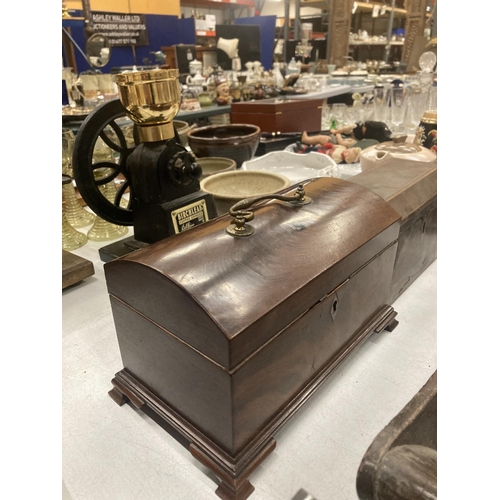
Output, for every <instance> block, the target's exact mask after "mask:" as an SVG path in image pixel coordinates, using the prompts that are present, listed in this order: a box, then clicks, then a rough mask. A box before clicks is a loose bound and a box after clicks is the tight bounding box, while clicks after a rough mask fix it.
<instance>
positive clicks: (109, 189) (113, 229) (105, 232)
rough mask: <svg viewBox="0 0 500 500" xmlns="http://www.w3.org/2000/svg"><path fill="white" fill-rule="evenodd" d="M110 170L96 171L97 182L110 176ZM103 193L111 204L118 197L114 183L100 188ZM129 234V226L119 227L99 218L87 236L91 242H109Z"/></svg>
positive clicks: (101, 169)
mask: <svg viewBox="0 0 500 500" xmlns="http://www.w3.org/2000/svg"><path fill="white" fill-rule="evenodd" d="M109 171H110V169H108V168H98V169H96V170H95V171H94V175H95V178H96V180H99V179H100V178H104V177H105V176H106V175H108V174H109ZM99 189H100V191H101V193H102V194H103V195H104V196H105V197H106V199H108V200H109V201H110V202H111V203H112V202H113V200H114V197H115V195H116V186H115V183H114V181H111V182H108V183H107V184H104V185H102V186H99ZM127 233H128V227H127V226H118V225H117V224H113V223H111V222H108V221H107V220H104V219H103V218H101V217H99V216H98V215H97V216H96V218H95V221H94V224H93V226H92V227H91V228H90V230H89V232H88V233H87V236H88V238H89V240H91V241H107V240H116V239H118V238H121V237H122V236H125V235H126V234H127Z"/></svg>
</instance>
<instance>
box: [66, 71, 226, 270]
mask: <svg viewBox="0 0 500 500" xmlns="http://www.w3.org/2000/svg"><path fill="white" fill-rule="evenodd" d="M115 81H116V83H117V85H118V88H119V93H120V99H115V100H113V101H110V102H108V103H105V104H102V105H101V106H99V107H98V108H96V109H95V110H94V111H93V112H92V113H91V114H89V116H88V117H87V118H86V119H85V121H84V122H83V123H82V126H81V128H80V130H79V132H78V134H77V137H76V140H75V146H74V152H73V172H74V176H75V181H76V185H77V187H78V189H79V191H80V193H81V195H82V197H83V199H84V200H85V202H86V203H87V204H88V206H89V207H90V208H91V209H92V210H93V211H94V212H95V213H96V214H97V215H99V216H100V217H102V218H103V219H105V220H107V221H109V222H112V223H113V224H119V225H128V226H133V227H134V236H133V237H129V238H126V239H124V240H121V241H118V242H116V243H112V244H110V245H107V246H106V247H103V248H101V250H100V252H99V253H100V257H101V260H103V261H104V262H108V261H110V260H113V259H114V258H116V257H120V256H122V255H126V254H128V253H130V252H132V251H134V250H137V249H138V248H142V247H144V246H147V245H148V244H150V243H154V242H156V241H159V240H161V239H163V238H166V237H168V236H171V235H173V234H176V233H181V232H183V231H187V230H188V229H191V228H192V227H195V226H197V225H199V224H201V223H203V222H206V221H207V220H209V219H211V218H214V217H216V215H217V214H216V209H215V204H214V201H213V198H212V196H211V195H210V194H208V193H205V192H203V191H200V183H199V181H198V179H199V178H200V176H201V173H202V171H201V167H200V166H199V165H198V164H197V163H196V162H195V158H194V157H193V156H192V155H191V154H190V153H189V152H188V151H187V150H186V149H185V148H184V147H183V146H181V145H180V139H179V136H178V134H177V132H176V130H175V127H174V125H173V120H174V118H175V116H176V115H177V113H178V111H179V105H180V100H181V97H180V87H179V82H178V70H177V69H167V70H160V69H156V70H152V71H136V72H130V73H122V74H118V75H116V76H115ZM126 116H128V117H129V118H130V119H131V120H132V122H133V123H134V125H133V133H134V140H133V144H131V143H130V141H127V138H126V136H125V134H124V131H123V129H122V128H121V127H120V120H121V121H122V122H123V120H124V119H125V120H126ZM99 137H101V139H102V140H103V141H104V142H105V143H106V144H107V145H108V146H109V147H110V148H111V149H112V150H113V152H114V156H115V158H116V163H112V162H110V161H97V162H96V161H94V160H93V152H94V147H95V144H96V141H97V139H98V138H99ZM102 168H107V172H110V173H109V174H108V175H106V176H105V177H104V178H102V177H101V178H99V177H96V176H95V175H94V171H95V170H97V169H102ZM101 171H102V170H101ZM117 177H118V178H119V179H122V180H124V182H123V183H122V184H121V186H120V187H119V188H118V189H117V192H116V196H115V199H114V202H111V201H109V200H108V199H107V198H106V197H105V196H104V195H103V193H102V191H101V189H102V188H101V189H100V186H103V185H104V184H107V183H108V182H114V181H115V179H116V178H117ZM125 193H128V200H127V199H126V196H124V195H125Z"/></svg>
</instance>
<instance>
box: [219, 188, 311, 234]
mask: <svg viewBox="0 0 500 500" xmlns="http://www.w3.org/2000/svg"><path fill="white" fill-rule="evenodd" d="M263 200H280V201H287V202H289V203H291V204H293V205H298V206H302V205H309V203H311V201H312V200H311V198H309V196H306V192H305V191H304V186H303V185H302V184H301V185H299V186H298V187H297V190H296V191H295V193H293V195H291V196H283V195H281V194H264V195H262V196H255V197H254V198H246V199H244V200H241V201H239V202H238V203H235V204H234V205H233V206H232V207H231V208H230V209H229V214H230V215H232V216H233V217H234V219H233V223H232V224H231V225H229V226H228V227H226V232H227V233H229V234H230V235H231V236H238V237H240V236H250V235H251V234H253V232H254V228H253V227H252V226H251V225H250V224H246V223H247V222H250V221H251V220H253V218H254V213H253V212H251V211H250V210H248V209H249V208H250V207H251V206H252V205H253V204H255V203H257V202H259V201H263ZM245 209H246V210H245Z"/></svg>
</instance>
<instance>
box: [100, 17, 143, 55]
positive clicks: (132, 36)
mask: <svg viewBox="0 0 500 500" xmlns="http://www.w3.org/2000/svg"><path fill="white" fill-rule="evenodd" d="M92 28H93V30H94V33H101V34H103V35H106V36H107V37H108V38H109V40H110V42H111V45H112V46H114V47H126V46H130V45H149V37H148V29H147V27H146V19H145V16H144V14H120V13H113V12H92Z"/></svg>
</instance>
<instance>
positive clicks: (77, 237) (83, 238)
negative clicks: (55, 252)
mask: <svg viewBox="0 0 500 500" xmlns="http://www.w3.org/2000/svg"><path fill="white" fill-rule="evenodd" d="M62 185H63V189H64V187H65V186H68V185H69V186H70V187H71V189H73V185H72V184H71V177H69V176H68V175H63V176H62ZM85 243H87V235H86V234H84V233H82V232H80V231H77V230H76V229H75V228H74V227H73V226H72V225H71V224H70V223H69V221H68V218H67V217H66V208H65V207H63V209H62V247H63V250H68V251H71V250H75V249H76V248H80V247H82V246H83V245H85Z"/></svg>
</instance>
